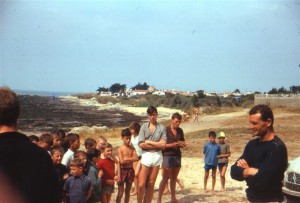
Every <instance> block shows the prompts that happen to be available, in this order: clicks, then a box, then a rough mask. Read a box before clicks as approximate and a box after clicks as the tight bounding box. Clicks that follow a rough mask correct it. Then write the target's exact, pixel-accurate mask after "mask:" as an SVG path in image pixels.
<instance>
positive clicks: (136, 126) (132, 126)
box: [129, 121, 141, 134]
mask: <svg viewBox="0 0 300 203" xmlns="http://www.w3.org/2000/svg"><path fill="white" fill-rule="evenodd" d="M129 128H130V129H131V130H134V131H135V132H136V133H137V134H139V132H140V129H141V125H140V124H139V123H138V122H136V121H133V122H132V123H130V126H129Z"/></svg>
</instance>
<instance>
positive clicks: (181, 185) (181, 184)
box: [177, 179, 184, 190]
mask: <svg viewBox="0 0 300 203" xmlns="http://www.w3.org/2000/svg"><path fill="white" fill-rule="evenodd" d="M177 183H178V185H179V187H180V188H181V190H184V185H183V183H182V181H181V180H180V179H178V181H177Z"/></svg>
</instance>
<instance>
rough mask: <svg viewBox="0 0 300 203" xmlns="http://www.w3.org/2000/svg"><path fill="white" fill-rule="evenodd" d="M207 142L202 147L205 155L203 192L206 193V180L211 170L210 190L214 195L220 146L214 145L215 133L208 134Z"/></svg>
mask: <svg viewBox="0 0 300 203" xmlns="http://www.w3.org/2000/svg"><path fill="white" fill-rule="evenodd" d="M208 137H209V142H208V143H206V144H205V145H204V149H203V154H205V165H204V169H205V175H204V192H206V191H207V188H206V185H207V179H208V176H209V170H210V169H212V172H211V175H212V190H211V192H212V193H213V194H214V193H215V184H216V169H217V164H218V155H219V154H220V146H219V145H218V144H217V143H216V133H215V132H214V131H210V132H209V133H208Z"/></svg>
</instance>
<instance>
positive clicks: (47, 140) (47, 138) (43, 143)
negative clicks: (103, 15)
mask: <svg viewBox="0 0 300 203" xmlns="http://www.w3.org/2000/svg"><path fill="white" fill-rule="evenodd" d="M52 144H53V139H52V135H51V134H49V133H45V134H42V135H41V137H40V141H39V142H38V146H39V147H41V148H42V149H44V150H46V151H47V152H48V153H49V154H50V149H51V146H52Z"/></svg>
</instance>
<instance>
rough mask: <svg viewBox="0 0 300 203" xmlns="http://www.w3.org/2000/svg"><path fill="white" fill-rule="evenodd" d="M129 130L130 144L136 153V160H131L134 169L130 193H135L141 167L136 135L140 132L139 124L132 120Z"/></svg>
mask: <svg viewBox="0 0 300 203" xmlns="http://www.w3.org/2000/svg"><path fill="white" fill-rule="evenodd" d="M129 128H130V131H131V134H132V136H131V145H132V146H133V147H134V148H135V151H136V154H137V156H138V159H139V160H138V161H135V162H133V169H134V191H133V192H132V193H131V194H130V195H132V196H133V195H136V194H137V188H138V175H139V172H140V168H141V157H142V149H141V148H140V147H139V142H138V136H139V132H140V128H141V125H140V124H139V123H138V122H136V121H133V122H132V123H131V124H130V126H129Z"/></svg>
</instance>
